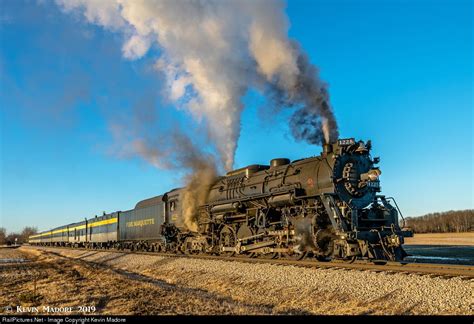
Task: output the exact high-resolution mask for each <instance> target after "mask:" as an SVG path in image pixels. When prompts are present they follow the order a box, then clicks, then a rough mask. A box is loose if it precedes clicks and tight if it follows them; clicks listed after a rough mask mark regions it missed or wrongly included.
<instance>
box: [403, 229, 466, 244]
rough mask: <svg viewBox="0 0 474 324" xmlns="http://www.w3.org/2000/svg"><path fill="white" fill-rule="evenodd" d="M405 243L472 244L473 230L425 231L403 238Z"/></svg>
mask: <svg viewBox="0 0 474 324" xmlns="http://www.w3.org/2000/svg"><path fill="white" fill-rule="evenodd" d="M405 244H407V245H469V246H474V232H468V233H426V234H415V236H414V237H407V238H405Z"/></svg>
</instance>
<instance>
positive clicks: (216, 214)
mask: <svg viewBox="0 0 474 324" xmlns="http://www.w3.org/2000/svg"><path fill="white" fill-rule="evenodd" d="M370 149H371V143H370V141H368V142H367V143H364V142H363V141H359V142H356V141H355V140H354V139H352V138H351V139H340V140H338V141H337V143H334V144H326V145H324V146H323V152H322V153H321V154H320V156H316V157H311V158H306V159H301V160H296V161H293V162H290V160H288V159H281V158H280V159H273V160H272V161H271V162H270V165H250V166H247V167H245V168H241V169H238V170H234V171H231V172H228V173H227V174H226V175H225V176H222V177H220V178H218V179H217V180H216V182H215V183H214V184H213V185H212V186H211V187H210V189H209V191H208V192H207V193H206V194H207V200H206V204H204V205H202V206H199V209H198V211H197V212H196V213H195V215H194V218H193V222H194V223H195V224H196V225H197V226H196V228H197V229H195V230H193V231H191V230H189V226H186V224H185V223H186V220H185V219H184V218H183V208H184V207H185V206H183V203H182V202H183V194H184V189H174V190H171V191H169V192H167V193H165V194H164V195H162V196H157V197H153V198H150V199H147V200H143V201H141V202H139V203H138V204H137V205H136V206H135V208H134V209H132V210H129V211H123V212H122V211H119V212H114V213H111V214H104V215H103V216H100V217H95V218H92V219H86V220H84V221H82V222H79V223H74V224H69V225H66V226H62V227H58V228H55V229H53V230H50V231H46V232H42V233H39V234H37V235H33V236H31V237H30V243H31V244H40V245H59V246H83V247H89V248H117V249H131V250H145V251H161V252H166V251H168V252H173V253H189V254H193V253H213V254H224V255H236V254H239V255H247V256H249V257H258V256H267V257H272V258H279V257H286V258H295V259H302V258H304V257H314V258H317V259H318V260H329V259H342V260H347V261H353V260H355V259H357V258H360V259H368V260H372V261H375V262H384V261H387V260H393V261H401V260H403V258H404V257H405V256H406V253H405V251H404V250H403V248H402V244H403V240H404V239H403V238H404V237H407V236H412V235H413V234H412V232H411V231H409V230H402V229H401V228H400V225H399V221H398V215H399V214H400V211H399V209H398V206H397V205H396V202H395V201H394V200H393V198H387V197H385V196H382V195H379V194H378V192H380V182H379V175H380V174H381V172H380V170H379V169H378V168H377V167H376V166H375V165H376V164H377V163H378V162H379V158H373V159H372V158H371V156H370V154H369V153H370ZM391 203H394V205H392V204H391ZM400 215H401V214H400ZM188 222H189V221H188Z"/></svg>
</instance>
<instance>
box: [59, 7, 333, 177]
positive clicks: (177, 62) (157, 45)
mask: <svg viewBox="0 0 474 324" xmlns="http://www.w3.org/2000/svg"><path fill="white" fill-rule="evenodd" d="M56 2H57V3H58V5H59V6H60V7H61V8H62V9H63V10H64V11H65V12H79V13H81V14H83V16H84V17H85V19H86V20H87V21H88V22H90V23H94V24H97V25H100V26H103V27H104V28H107V29H109V30H112V31H116V32H120V33H122V34H123V35H124V39H125V40H124V43H123V47H122V52H123V56H124V57H125V58H127V59H131V60H134V59H139V58H141V57H143V56H144V55H146V54H147V53H149V52H150V49H151V48H153V53H156V52H158V53H159V54H157V55H159V57H157V61H156V65H155V67H156V68H157V69H158V70H160V71H162V72H164V74H165V75H166V80H167V88H168V96H169V99H170V100H172V101H173V102H175V104H176V106H178V107H182V108H184V109H186V110H187V111H188V112H189V113H190V114H191V115H192V116H193V117H194V118H195V120H196V121H198V122H200V121H205V122H206V123H207V125H208V129H209V137H210V138H211V140H212V142H213V143H215V145H216V148H217V151H218V153H219V156H220V159H221V160H222V163H223V165H224V166H225V168H226V169H227V170H230V169H232V167H233V163H234V155H235V151H236V148H237V141H238V138H239V135H240V118H241V113H242V110H243V108H244V107H243V104H242V97H243V96H244V95H245V93H246V92H247V90H248V89H249V88H252V87H256V88H259V89H263V88H265V89H272V90H271V91H274V92H277V93H278V94H279V95H281V97H282V99H281V103H282V104H283V103H284V104H285V105H289V106H294V107H298V108H297V110H296V111H295V113H294V115H293V117H292V120H291V121H290V127H291V129H292V133H293V135H294V136H295V138H297V139H299V140H306V141H308V142H310V143H315V144H316V143H321V142H323V141H326V142H327V141H331V140H334V139H335V138H336V137H337V135H338V133H337V124H336V122H335V119H334V116H333V113H332V110H331V108H330V105H329V102H328V100H329V99H328V95H327V91H326V89H325V84H324V83H322V82H320V81H319V78H318V71H317V69H316V68H315V67H313V66H312V65H311V64H309V63H308V60H307V58H306V55H305V54H304V53H303V52H302V51H301V49H300V48H299V46H297V45H296V43H295V42H294V41H292V40H290V39H289V38H288V36H287V34H288V28H289V22H288V19H287V17H286V14H285V12H284V10H285V2H283V1H279V0H277V1H265V0H253V1H251V0H239V1H230V0H229V1H222V0H215V1H213V0H207V1H191V0H189V1H188V0H179V1H172V0H162V1H158V0H157V1H154V0H133V1H126V0H56ZM262 85H263V86H262ZM301 106H303V107H301ZM143 154H146V151H144V152H143Z"/></svg>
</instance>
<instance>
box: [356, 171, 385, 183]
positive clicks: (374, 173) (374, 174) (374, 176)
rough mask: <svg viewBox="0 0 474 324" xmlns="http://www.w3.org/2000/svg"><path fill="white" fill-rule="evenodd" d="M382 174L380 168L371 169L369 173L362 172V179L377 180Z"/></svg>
mask: <svg viewBox="0 0 474 324" xmlns="http://www.w3.org/2000/svg"><path fill="white" fill-rule="evenodd" d="M381 174H382V171H380V170H379V169H371V170H369V172H367V173H362V174H361V175H360V180H362V181H376V180H378V178H379V176H380V175H381Z"/></svg>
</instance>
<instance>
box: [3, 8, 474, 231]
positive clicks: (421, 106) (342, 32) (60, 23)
mask: <svg viewBox="0 0 474 324" xmlns="http://www.w3.org/2000/svg"><path fill="white" fill-rule="evenodd" d="M287 14H288V17H289V19H290V22H291V28H290V31H289V33H290V37H291V38H293V39H296V40H298V41H299V42H300V43H301V45H302V47H303V48H304V49H305V50H306V52H307V53H308V55H309V57H310V59H311V61H312V63H314V64H316V65H317V66H318V67H319V68H320V72H321V76H322V78H323V79H324V80H325V81H327V82H328V83H329V87H330V88H329V89H330V94H331V102H332V105H333V107H334V111H335V114H336V117H337V120H338V123H339V126H340V132H341V137H355V138H357V139H364V140H367V139H371V140H372V142H373V155H374V156H380V157H381V163H380V166H381V169H382V176H381V181H382V191H383V193H384V194H386V195H389V196H394V197H396V198H397V201H398V204H399V206H400V207H401V209H402V211H403V213H404V215H405V216H417V215H422V214H425V213H428V212H434V211H445V210H450V209H468V208H474V207H473V201H474V197H473V138H474V133H473V112H472V111H473V53H472V45H473V20H472V19H473V7H472V2H471V1H447V0H446V1H388V0H387V1H294V0H292V1H289V3H288V6H287ZM0 42H1V43H0V50H1V51H0V77H1V79H0V82H1V83H0V106H1V115H0V118H1V157H0V163H1V178H0V182H1V192H0V197H1V201H0V203H1V214H0V226H1V227H6V228H7V230H8V231H18V230H20V229H22V228H23V227H24V226H26V225H33V226H37V227H38V228H39V229H40V230H45V229H48V228H51V227H54V226H58V225H62V224H66V223H69V222H74V221H78V220H81V219H84V218H85V217H91V216H93V215H95V214H99V213H102V211H107V212H110V211H114V210H127V209H130V208H133V206H134V205H135V204H136V202H138V201H139V200H141V199H144V198H148V197H151V196H155V195H158V194H161V193H163V192H165V191H167V190H169V189H170V188H173V187H176V186H179V185H180V180H181V176H180V174H179V173H176V172H171V171H166V170H159V169H156V168H154V167H153V166H151V165H149V164H147V163H146V162H145V161H143V160H141V159H139V158H118V157H117V156H116V155H114V154H112V153H111V152H112V151H113V147H114V141H113V138H112V136H111V133H110V130H109V122H110V120H111V119H113V118H118V117H120V116H122V117H123V116H127V114H126V112H127V111H129V110H130V109H131V107H133V106H134V105H137V104H140V102H141V101H143V100H147V98H150V97H153V96H154V95H156V93H157V92H159V90H160V86H161V80H160V79H159V77H158V76H157V75H156V73H154V72H153V70H152V69H151V68H150V66H151V65H152V64H153V62H154V60H153V57H151V56H146V57H144V58H142V59H140V60H136V61H130V60H125V59H124V58H123V57H122V54H121V45H122V38H121V37H120V35H117V34H114V33H112V32H110V31H105V30H103V29H101V28H100V27H97V26H94V25H90V24H86V23H83V22H82V21H81V20H79V19H77V17H74V16H71V15H65V14H64V13H62V12H61V11H60V10H59V9H58V8H57V6H56V5H55V4H54V3H52V2H36V1H13V0H1V1H0ZM245 104H246V109H245V111H244V113H243V119H242V132H241V136H240V140H239V143H238V145H239V146H238V149H237V154H236V161H235V167H236V168H238V167H242V166H245V165H247V164H254V163H261V164H263V163H268V161H269V160H270V159H272V158H274V157H283V156H284V157H288V158H290V159H292V160H294V159H299V158H302V157H308V156H312V155H317V154H319V152H320V148H319V147H315V146H311V145H308V144H305V143H301V142H295V141H294V140H293V139H292V138H291V136H290V133H289V129H288V126H287V124H286V123H285V121H284V120H283V119H282V118H279V119H276V120H275V121H274V123H273V124H272V125H268V124H267V125H263V124H262V123H261V122H260V121H259V119H258V116H259V113H258V107H259V105H261V100H260V98H259V97H258V96H256V95H253V94H252V93H250V94H249V95H248V96H246V98H245ZM164 108H166V109H168V108H170V109H169V111H172V108H171V107H164ZM170 114H171V118H173V117H176V118H178V119H179V118H184V117H183V116H182V115H180V114H176V115H174V113H173V112H170Z"/></svg>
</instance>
